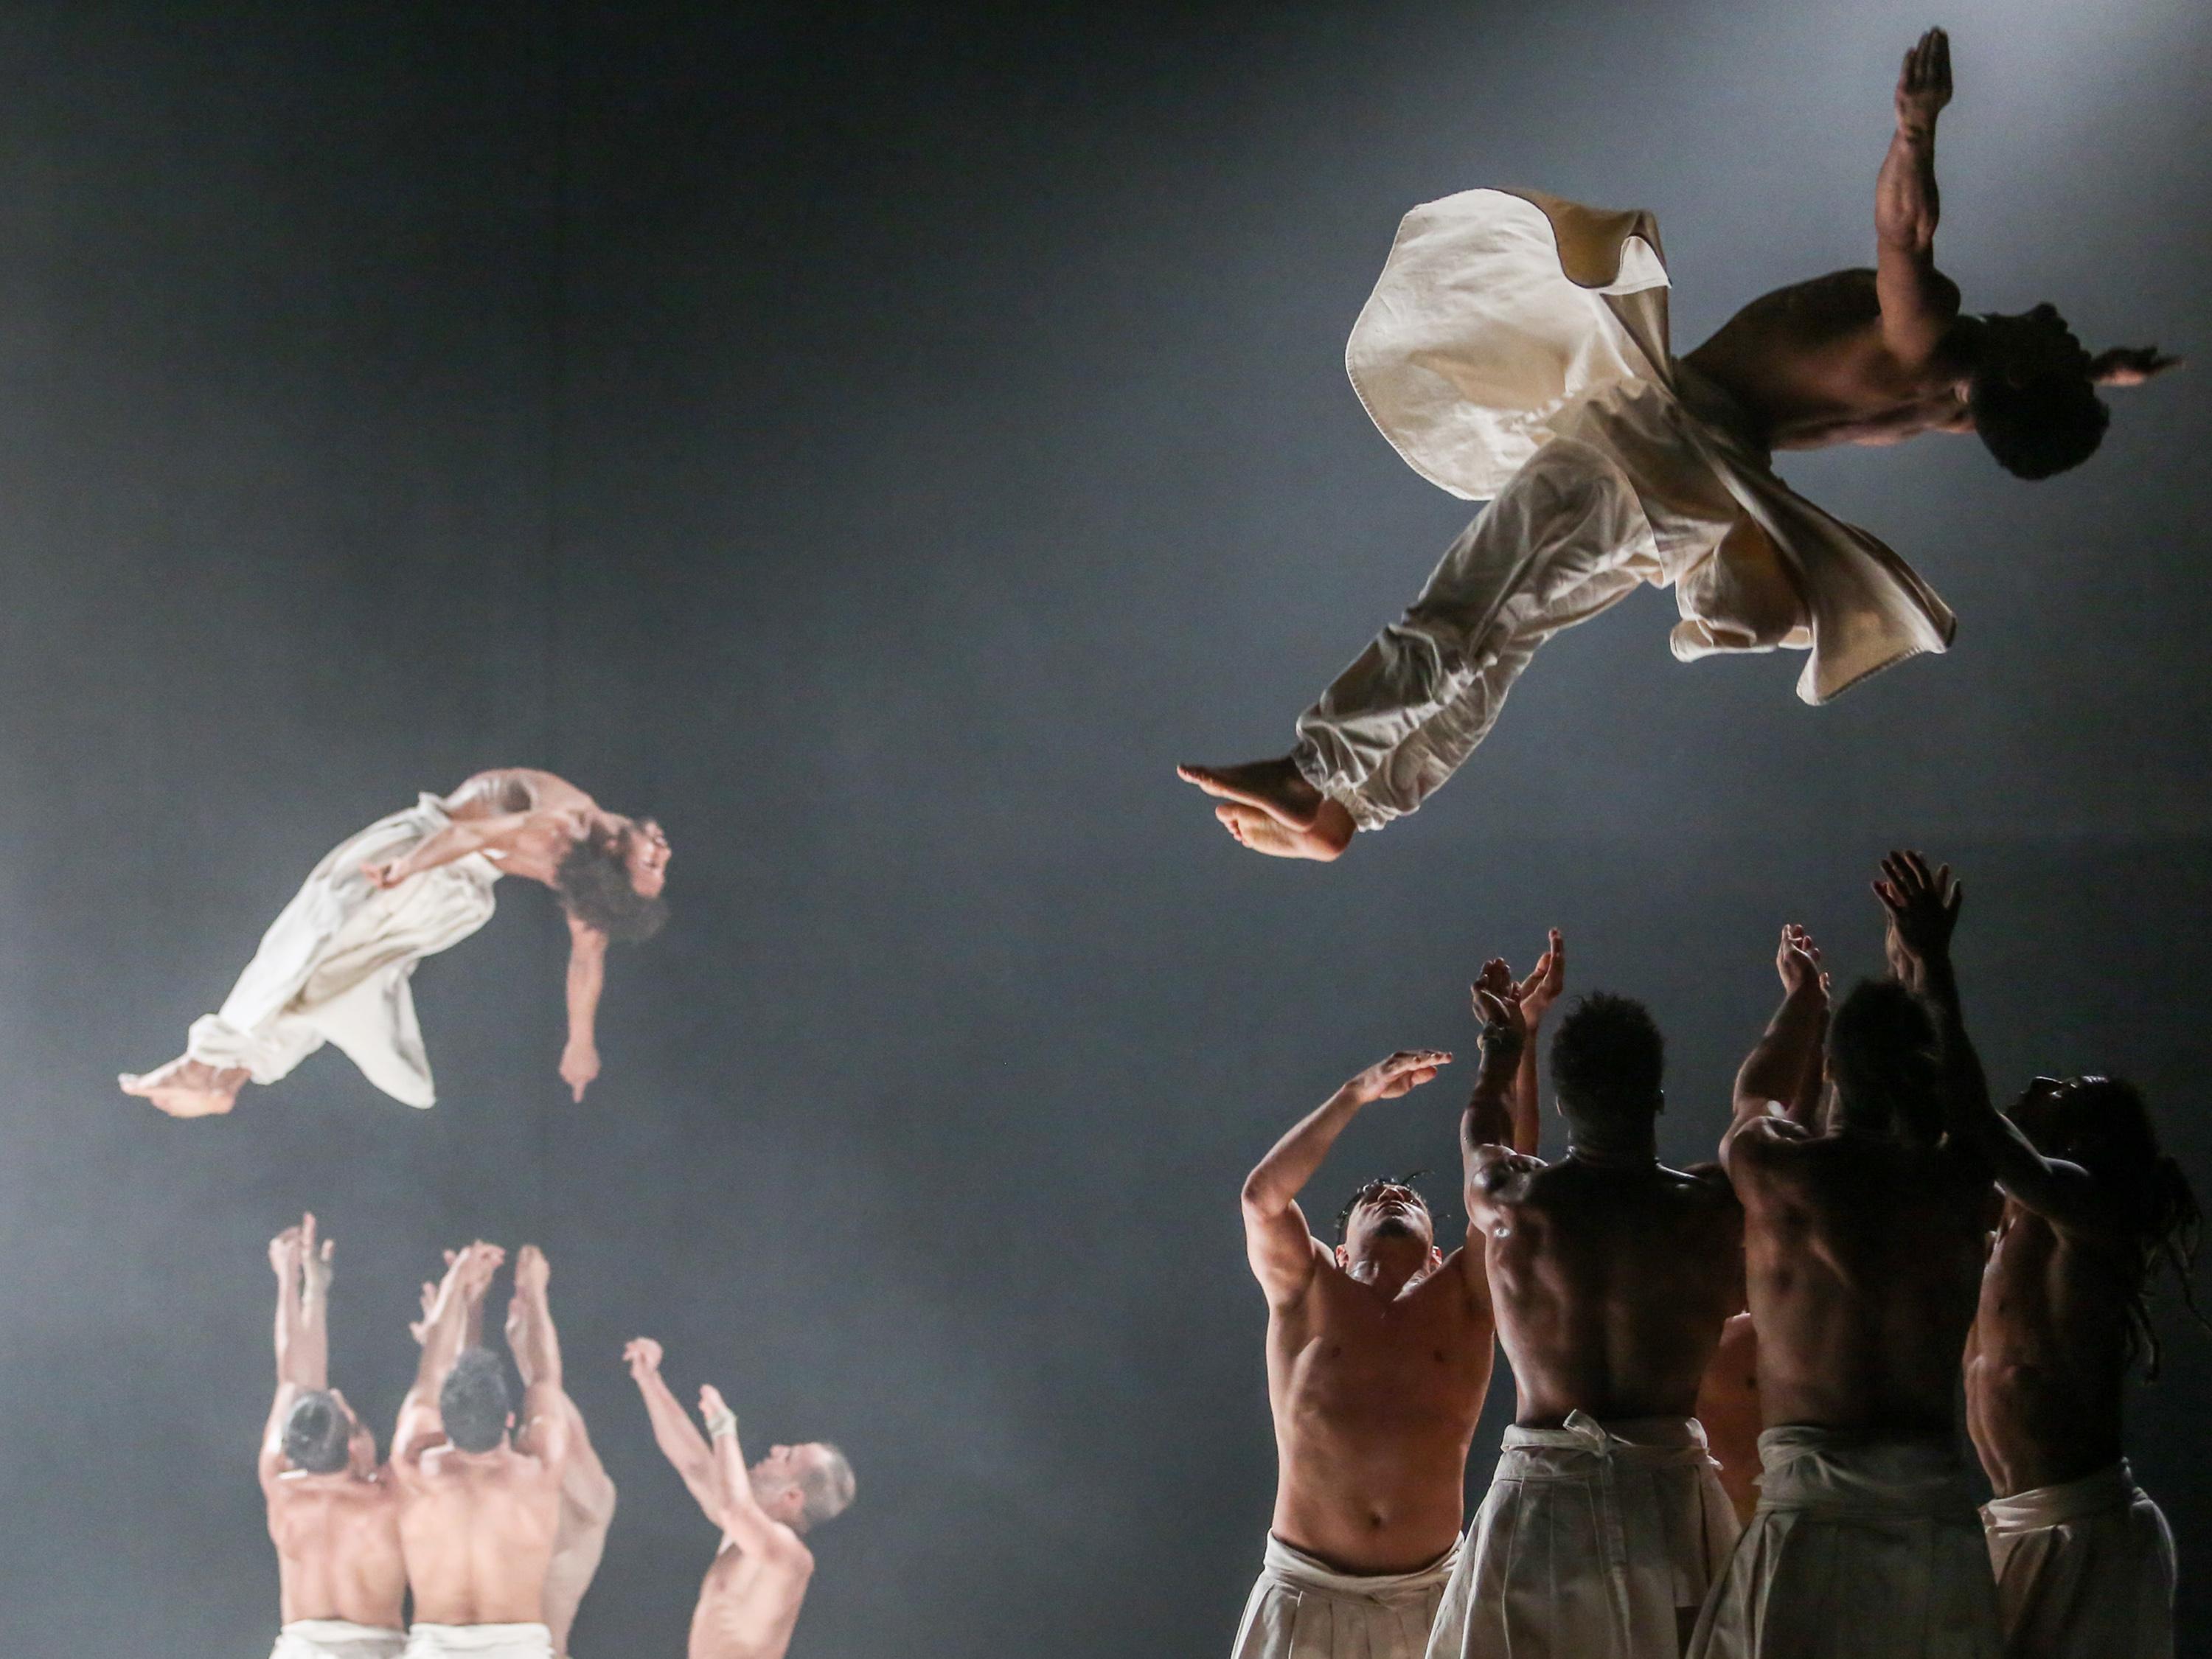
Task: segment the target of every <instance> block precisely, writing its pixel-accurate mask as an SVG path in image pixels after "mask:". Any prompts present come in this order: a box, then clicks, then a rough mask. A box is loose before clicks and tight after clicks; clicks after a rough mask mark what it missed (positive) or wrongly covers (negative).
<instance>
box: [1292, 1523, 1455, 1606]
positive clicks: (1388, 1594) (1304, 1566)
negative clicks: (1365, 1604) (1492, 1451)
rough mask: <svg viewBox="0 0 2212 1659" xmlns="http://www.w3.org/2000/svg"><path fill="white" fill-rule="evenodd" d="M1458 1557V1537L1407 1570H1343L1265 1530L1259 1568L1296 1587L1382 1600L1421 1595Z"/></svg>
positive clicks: (1448, 1573) (1442, 1578)
mask: <svg viewBox="0 0 2212 1659" xmlns="http://www.w3.org/2000/svg"><path fill="white" fill-rule="evenodd" d="M1458 1560H1459V1540H1457V1539H1456V1538H1455V1539H1454V1540H1452V1545H1451V1547H1450V1548H1449V1549H1448V1550H1446V1551H1445V1552H1444V1553H1443V1554H1442V1555H1440V1556H1438V1557H1437V1559H1435V1560H1433V1561H1431V1562H1430V1563H1429V1565H1426V1566H1425V1567H1415V1568H1414V1569H1413V1571H1411V1572H1343V1571H1339V1570H1338V1569H1337V1568H1334V1567H1332V1566H1330V1565H1328V1563H1326V1562H1323V1561H1318V1560H1316V1559H1314V1558H1313V1557H1312V1556H1310V1555H1308V1554H1307V1553H1305V1552H1304V1550H1302V1549H1299V1548H1297V1547H1296V1546H1295V1545H1291V1544H1285V1542H1284V1541H1282V1540H1281V1539H1279V1538H1278V1537H1276V1536H1275V1534H1273V1533H1269V1534H1267V1562H1266V1565H1265V1566H1264V1567H1263V1568H1262V1569H1261V1571H1264V1572H1265V1573H1267V1575H1268V1576H1269V1577H1273V1578H1277V1579H1279V1580H1281V1581H1282V1582H1283V1583H1286V1584H1289V1585H1291V1586H1293V1587H1294V1588H1296V1589H1302V1590H1319V1591H1322V1592H1323V1593H1324V1594H1326V1595H1353V1596H1365V1597H1367V1598H1368V1599H1369V1600H1370V1601H1391V1600H1395V1599H1396V1598H1398V1597H1401V1596H1413V1595H1425V1594H1426V1593H1427V1592H1428V1591H1430V1590H1431V1589H1436V1588H1437V1586H1439V1585H1441V1584H1442V1583H1443V1582H1444V1581H1445V1580H1446V1579H1448V1578H1449V1577H1451V1570H1452V1568H1453V1566H1454V1565H1456V1564H1457V1562H1458Z"/></svg>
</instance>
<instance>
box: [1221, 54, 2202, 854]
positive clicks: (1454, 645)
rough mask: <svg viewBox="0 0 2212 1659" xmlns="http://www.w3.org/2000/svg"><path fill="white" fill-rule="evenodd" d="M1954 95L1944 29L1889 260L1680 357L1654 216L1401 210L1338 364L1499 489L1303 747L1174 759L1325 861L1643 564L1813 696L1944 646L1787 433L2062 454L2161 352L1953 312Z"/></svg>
mask: <svg viewBox="0 0 2212 1659" xmlns="http://www.w3.org/2000/svg"><path fill="white" fill-rule="evenodd" d="M1950 100H1951V48H1950V42H1949V40H1948V37H1947V36H1946V35H1945V34H1944V33H1943V31H1942V30H1941V29H1930V30H1929V32H1928V33H1926V34H1925V35H1923V37H1922V38H1921V40H1920V41H1919V42H1918V44H1917V45H1916V46H1914V47H1913V48H1912V50H1911V52H1907V53H1906V54H1905V66H1904V70H1903V72H1902V73H1901V74H1900V75H1899V79H1898V83H1897V98H1896V105H1897V131H1896V135H1895V137H1893V138H1892V139H1891V141H1890V146H1889V155H1888V157H1887V160H1885V161H1883V163H1882V167H1881V176H1880V178H1879V179H1877V180H1876V181H1875V249H1876V253H1875V269H1873V270H1864V269H1860V270H1840V271H1837V272H1835V273H1833V274H1832V275H1831V276H1821V277H1817V278H1815V279H1814V280H1813V281H1811V282H1808V283H1799V284H1798V285H1796V287H1794V288H1786V289H1779V290H1778V291H1777V292H1775V293H1772V294H1769V295H1765V297H1763V298H1761V299H1758V300H1754V301H1752V303H1751V304H1749V305H1748V306H1746V307H1744V308H1743V309H1742V310H1741V311H1740V312H1738V313H1736V314H1735V317H1734V318H1732V319H1729V322H1728V323H1727V325H1725V326H1723V328H1722V329H1721V331H1720V332H1718V333H1717V334H1716V335H1714V336H1713V337H1712V338H1711V339H1710V340H1708V341H1706V342H1705V344H1704V345H1702V346H1699V348H1698V349H1696V350H1695V351H1693V352H1692V353H1690V354H1689V356H1686V357H1683V358H1679V359H1678V358H1676V357H1674V356H1673V355H1672V353H1671V351H1670V349H1669V348H1668V335H1667V280H1668V279H1667V271H1666V267H1665V265H1664V264H1663V263H1662V259H1661V255H1660V250H1659V234H1658V228H1657V225H1656V222H1654V221H1653V219H1652V217H1651V216H1650V214H1648V213H1642V212H1625V213H1614V212H1607V211H1604V210H1598V209H1592V208H1586V207H1581V206H1578V205H1577V204H1574V203H1571V202H1565V201H1561V200H1560V199H1559V198H1558V197H1553V196H1546V195H1541V194H1537V193H1534V192H1528V193H1521V192H1509V191H1498V190H1473V191H1464V192H1462V194H1460V195H1457V196H1450V197H1445V198H1444V199H1443V200H1442V201H1439V202H1431V203H1430V204H1428V205H1426V206H1425V207H1419V208H1416V209H1414V210H1413V212H1411V213H1409V214H1408V215H1407V216H1406V219H1405V222H1404V223H1403V224H1401V226H1400V228H1399V231H1398V239H1397V241H1396V243H1395V246H1393V247H1392V248H1391V251H1390V257H1389V262H1388V263H1387V264H1385V266H1384V268H1383V276H1382V279H1381V281H1380V282H1379V283H1377V284H1376V289H1375V293H1374V295H1373V296H1372V297H1371V298H1370V300H1369V301H1368V302H1367V305H1366V307H1365V309H1364V311H1362V312H1361V313H1360V316H1359V320H1358V323H1357V324H1356V325H1354V326H1353V329H1352V340H1351V343H1350V345H1349V346H1348V347H1347V348H1346V368H1347V369H1348V370H1349V371H1350V374H1351V376H1352V385H1353V386H1354V387H1355V388H1356V389H1357V390H1358V393H1359V396H1360V399H1361V401H1362V402H1363V403H1364V404H1366V406H1367V410H1368V413H1369V414H1370V415H1371V416H1373V417H1374V419H1375V422H1376V425H1377V426H1378V427H1380V428H1382V430H1383V435H1384V436H1385V437H1387V438H1388V439H1389V441H1391V443H1392V444H1393V445H1394V446H1395V447H1396V448H1397V450H1398V452H1399V453H1400V454H1401V455H1403V456H1404V457H1405V459H1406V460H1407V463H1408V464H1409V465H1412V467H1413V470H1414V471H1417V472H1419V473H1420V474H1421V475H1422V476H1423V477H1425V478H1428V479H1429V480H1431V482H1432V483H1437V484H1440V485H1442V486H1443V488H1444V489H1449V490H1450V491H1451V492H1452V493H1453V494H1454V495H1461V496H1464V497H1466V498H1468V499H1470V500H1487V501H1489V502H1490V506H1489V507H1488V508H1487V509H1486V511H1485V512H1484V513H1482V514H1481V516H1480V517H1479V518H1477V519H1476V520H1475V521H1474V523H1473V524H1471V525H1470V526H1468V528H1467V529H1466V531H1465V532H1462V534H1461V536H1460V538H1459V539H1458V540H1457V541H1456V542H1455V543H1454V544H1452V546H1451V547H1450V549H1449V550H1448V551H1447V552H1446V553H1445V554H1444V556H1443V562H1441V563H1440V564H1438V565H1437V569H1436V572H1435V574H1432V575H1431V577H1430V578H1429V582H1428V586H1427V587H1426V588H1425V590H1424V591H1423V592H1422V594H1421V596H1420V598H1419V599H1418V600H1416V601H1415V602H1414V605H1413V609H1412V610H1410V611H1407V613H1406V615H1405V616H1404V617H1403V618H1402V619H1401V621H1399V622H1398V623H1395V624H1393V625H1391V626H1390V627H1389V628H1386V629H1383V632H1382V634H1381V635H1378V636H1377V637H1376V640H1375V641H1374V642H1373V643H1372V644H1370V646H1369V647H1367V649H1366V650H1365V651H1364V652H1363V653H1361V654H1360V655H1359V657H1358V659H1355V660H1354V661H1353V662H1352V665H1350V666H1349V667H1348V668H1346V670H1345V671H1343V672H1342V673H1341V674H1340V675H1339V676H1338V677H1337V678H1336V682H1335V684H1333V685H1331V686H1330V687H1329V688H1328V690H1327V691H1325V692H1324V693H1322V698H1321V701H1320V702H1317V703H1316V704H1315V705H1314V706H1313V708H1310V709H1309V710H1307V711H1306V713H1305V714H1304V715H1303V716H1302V717H1301V718H1300V719H1299V720H1298V727H1297V730H1298V742H1297V747H1296V748H1295V749H1293V750H1291V753H1289V754H1288V755H1285V756H1283V757H1279V758H1278V759H1274V760H1267V761H1257V762H1254V763H1249V764H1247V765H1242V766H1225V767H1212V766H1186V767H1183V768H1182V769H1181V770H1182V776H1183V777H1184V779H1185V780H1187V781H1189V782H1191V783H1194V784H1196V785H1197V786H1198V787H1200V788H1201V789H1203V790H1205V791H1206V793H1208V794H1210V795H1213V796H1217V797H1218V798H1219V799H1220V803H1221V804H1220V805H1218V806H1217V807H1216V808H1215V809H1214V815H1215V817H1218V818H1219V819H1220V820H1221V823H1222V824H1223V825H1224V826H1225V828H1226V829H1228V831H1229V833H1230V834H1231V835H1232V836H1235V837H1236V838H1237V840H1238V841H1239V842H1242V843H1243V845H1245V846H1247V847H1249V848H1252V849H1253V850H1254V851H1255V852H1260V853H1267V854H1273V855H1274V856H1276V857H1281V858H1310V859H1322V860H1328V859H1334V858H1335V857H1336V856H1337V855H1338V854H1340V853H1342V852H1343V851H1344V849H1345V848H1346V847H1347V846H1348V845H1350V843H1351V841H1352V835H1353V832H1354V831H1355V830H1358V829H1380V828H1381V827H1382V826H1383V824H1385V823H1389V821H1390V820H1391V819H1392V818H1395V817H1399V816H1401V814H1404V813H1407V812H1411V811H1413V810H1414V809H1415V808H1416V807H1418V806H1419V805H1420V804H1421V802H1422V801H1423V800H1424V799H1426V797H1427V796H1428V795H1429V794H1430V793H1431V792H1432V791H1434V790H1435V789H1436V788H1437V787H1438V786H1439V785H1440V784H1442V783H1443V781H1444V780H1445V779H1446V778H1449V776H1450V775H1452V773H1453V772H1454V771H1455V770H1457V769H1458V768H1459V767H1460V766H1461V765H1462V763H1464V762H1465V761H1466V760H1467V758H1468V756H1469V755H1470V754H1472V753H1473V752H1474V748H1475V745H1476V744H1479V743H1480V742H1481V741H1482V739H1483V738H1484V736H1485V735H1486V734H1487V732H1489V730H1490V727H1491V726H1492V723H1493V722H1494V721H1495V720H1497V718H1498V710H1499V708H1501V707H1502V706H1503V705H1504V701H1505V695H1506V692H1507V691H1508V690H1510V688H1511V686H1512V684H1513V682H1514V680H1515V679H1516V678H1517V677H1518V676H1519V675H1520V673H1521V671H1522V669H1524V668H1526V667H1527V666H1528V659H1529V658H1530V657H1532V656H1533V655H1534V653H1535V651H1536V648H1537V647H1539V646H1541V644H1543V642H1544V641H1546V640H1547V639H1549V638H1550V637H1551V636H1552V635H1553V634H1555V633H1557V632H1559V629H1562V628H1566V627H1571V626H1572V625H1573V624H1574V623H1578V622H1583V621H1586V620H1587V619H1589V617H1593V616H1595V615H1596V614H1597V613H1598V612H1599V611H1602V610H1605V609H1606V608H1607V607H1608V606H1609V605H1613V604H1616V603H1617V602H1619V601H1620V599H1623V598H1625V597H1626V595H1627V594H1628V593H1629V592H1631V591H1632V590H1633V589H1634V588H1635V586H1636V585H1637V584H1638V582H1646V581H1648V582H1650V583H1653V584H1654V585H1656V586H1666V585H1672V586H1673V587H1674V591H1675V597H1676V600H1677V602H1678V605H1679V606H1680V611H1681V615H1682V621H1681V623H1680V624H1679V625H1678V626H1677V627H1676V628H1675V629H1674V637H1673V644H1674V654H1675V655H1676V656H1678V657H1680V658H1682V659H1684V660H1689V659H1693V658H1697V657H1702V656H1706V655H1709V654H1711V653H1714V652H1719V651H1771V650H1773V649H1775V648H1776V647H1784V646H1786V647H1793V648H1796V649H1799V650H1807V651H1809V652H1810V653H1811V659H1810V660H1809V661H1808V663H1807V665H1806V667H1805V671H1804V673H1803V674H1802V677H1801V678H1799V681H1798V687H1797V694H1798V696H1800V697H1802V698H1803V699H1804V700H1805V701H1806V702H1813V703H1820V702H1826V701H1827V700H1828V699H1830V698H1832V697H1833V696H1837V695H1838V693H1840V692H1842V691H1843V690H1845V689H1846V688H1848V687H1850V685H1852V684H1856V683H1857V681H1859V680H1861V679H1863V678H1865V677H1866V676H1868V675H1869V674H1871V673H1874V672H1875V671H1877V670H1879V669H1881V668H1885V667H1887V666H1888V665H1890V664H1892V663H1894V662H1897V661H1899V660H1901V659H1904V658H1905V657H1909V656H1913V655H1916V654H1917V653H1921V652H1929V651H1942V650H1943V649H1945V648H1946V647H1948V645H1949V643H1950V641H1951V636H1952V633H1953V630H1954V621H1953V618H1952V616H1951V612H1950V611H1949V610H1948V609H1947V608H1946V607H1945V605H1944V604H1943V602H1942V600H1941V599H1938V598H1937V597H1936V594H1935V592H1933V591H1932V590H1930V589H1929V587H1928V586H1927V585H1926V584H1925V583H1923V582H1922V581H1921V580H1920V579H1919V578H1918V577H1917V575H1915V574H1913V572H1912V570H1911V568H1909V567H1908V566H1907V565H1906V564H1905V562H1904V561H1903V560H1901V559H1899V557H1898V556H1896V555H1895V554H1894V553H1893V552H1891V551H1890V550H1889V549H1887V547H1885V546H1883V545H1882V544H1881V543H1880V542H1878V541H1876V540H1875V538H1873V537H1872V536H1870V535H1869V534H1867V533H1866V532H1864V531H1863V530H1859V529H1857V528H1855V527H1853V526H1850V525H1846V524H1843V523H1840V522H1838V520H1834V519H1832V518H1831V517H1829V516H1828V515H1827V514H1826V513H1823V512H1822V511H1820V508H1818V507H1814V505H1813V504H1812V503H1811V502H1809V501H1806V500H1805V499H1804V498H1803V497H1802V496H1800V495H1796V494H1795V493H1794V492H1793V491H1791V490H1790V488H1789V487H1788V486H1787V485H1785V484H1784V483H1782V481H1781V480H1780V479H1779V478H1778V477H1775V475H1774V473H1773V471H1771V467H1770V465H1769V456H1770V453H1771V452H1772V451H1773V450H1776V449H1815V448H1820V447H1826V446H1828V445H1831V444H1841V443H1864V444H1888V443H1896V442H1899V441H1902V440H1904V439H1906V438H1910V437H1915V436H1917V435H1919V434H1921V433H1923V432H1977V433H1978V434H1979V435H1981V438H1982V441H1983V442H1984V444H1986V445H1987V446H1988V447H1989V449H1990V453H1992V454H1993V455H1995V456H1996V459H1997V460H1998V462H1999V463H2000V464H2001V465H2003V466H2004V467H2005V468H2006V469H2007V470H2008V471H2012V472H2014V473H2015V474H2017V475H2018V476H2020V477H2024V478H2044V477H2050V476H2051V474H2053V473H2056V472H2061V471H2065V470H2066V469H2067V468H2069V467H2071V466H2075V465H2079V464H2080V463H2081V462H2082V461H2084V460H2086V459H2088V457H2089V455H2090V454H2091V453H2092V452H2093V451H2094V450H2095V449H2096V447H2097V445H2098V443H2099V441H2100V440H2101V439H2102V437H2103V435H2104V431H2105V426H2106V421H2107V420H2108V419H2109V418H2110V414H2109V410H2107V409H2106V405H2105V404H2104V402H2103V400H2102V399H2101V398H2099V397H2098V395H2097V392H2096V388H2097V387H2098V386H2134V385H2138V384H2140V383H2141V382H2142V381H2143V380H2147V379H2148V378H2149V377H2150V376H2152V375H2154V374H2158V373H2159V372H2160V371H2161V370H2163V369H2166V368H2171V367H2172V366H2173V362H2174V361H2175V360H2173V359H2171V358H2166V357H2161V356H2160V355H2159V354H2158V352H2157V350H2156V349H2155V348H2151V347H2143V348H2132V347H2120V348H2116V349H2112V350H2109V351H2106V352H2104V353H2103V354H2101V355H2100V356H2094V357H2093V356H2090V354H2089V353H2088V352H2087V351H2086V350H2084V349H2082V347H2081V343H2080V342H2079V341H2078V340H2076V339H2075V337H2074V336H2073V334H2072V333H2071V332H2070V331H2069V330H2068V328H2067V326H2066V324H2065V322H2064V321H2063V319H2061V318H2060V316H2059V314H2058V313H2057V311H2056V310H2055V309H2054V308H2053V307H2050V306H2048V305H2039V306H2038V307H2035V308H2034V309H2033V311H2030V312H2027V313H2024V314H2021V315H2018V316H1998V315H1990V316H1972V315H1968V314H1966V313H1962V312H1961V311H1960V308H1959V290H1958V288H1957V286H1956V285H1955V284H1954V283H1952V281H1951V280H1950V279H1949V278H1948V277H1947V276H1944V275H1943V274H1942V272H1941V271H1940V270H1936V260H1935V251H1934V250H1935V239H1936V115H1937V113H1938V112H1940V111H1941V110H1942V108H1943V106H1945V105H1946V104H1948V102H1949V101H1950Z"/></svg>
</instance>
